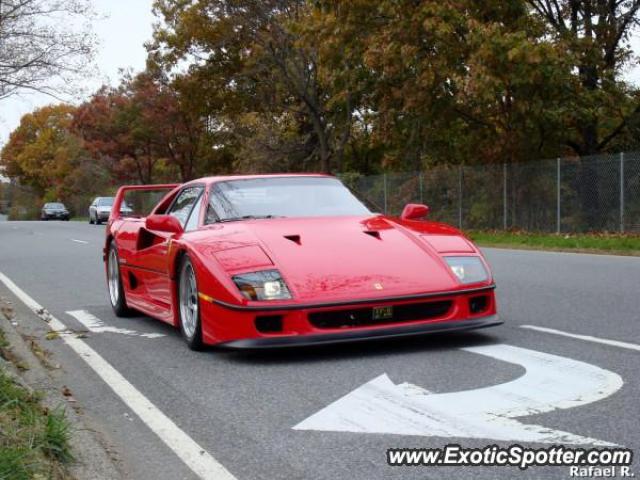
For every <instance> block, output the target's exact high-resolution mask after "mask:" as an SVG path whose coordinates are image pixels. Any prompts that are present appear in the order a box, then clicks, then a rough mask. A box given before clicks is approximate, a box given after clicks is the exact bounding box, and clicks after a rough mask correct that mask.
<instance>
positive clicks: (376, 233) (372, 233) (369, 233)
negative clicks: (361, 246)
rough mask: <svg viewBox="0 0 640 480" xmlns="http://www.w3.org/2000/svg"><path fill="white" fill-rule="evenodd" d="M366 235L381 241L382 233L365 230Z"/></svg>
mask: <svg viewBox="0 0 640 480" xmlns="http://www.w3.org/2000/svg"><path fill="white" fill-rule="evenodd" d="M364 233H366V234H367V235H369V236H371V237H373V238H377V239H378V240H380V232H378V231H377V230H365V231H364Z"/></svg>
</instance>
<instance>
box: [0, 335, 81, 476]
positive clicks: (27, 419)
mask: <svg viewBox="0 0 640 480" xmlns="http://www.w3.org/2000/svg"><path fill="white" fill-rule="evenodd" d="M0 338H3V337H0ZM70 435H71V430H70V425H69V422H68V421H67V419H66V417H65V412H64V409H62V408H58V409H55V410H49V409H47V408H46V407H44V406H42V404H41V398H40V395H38V394H34V393H31V392H29V391H28V390H26V389H25V388H23V387H22V386H20V385H18V384H16V383H15V382H14V381H13V379H12V378H11V377H10V376H9V375H7V374H6V373H5V372H4V371H3V370H2V367H1V366H0V479H1V480H30V479H53V480H63V479H68V478H71V477H70V476H69V475H68V474H67V472H66V468H65V465H67V464H68V463H70V462H72V461H73V455H72V453H71V450H70V446H69V438H70Z"/></svg>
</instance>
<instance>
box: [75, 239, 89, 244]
mask: <svg viewBox="0 0 640 480" xmlns="http://www.w3.org/2000/svg"><path fill="white" fill-rule="evenodd" d="M71 241H72V242H76V243H83V244H85V245H86V244H88V243H89V242H86V241H84V240H78V239H77V238H72V239H71Z"/></svg>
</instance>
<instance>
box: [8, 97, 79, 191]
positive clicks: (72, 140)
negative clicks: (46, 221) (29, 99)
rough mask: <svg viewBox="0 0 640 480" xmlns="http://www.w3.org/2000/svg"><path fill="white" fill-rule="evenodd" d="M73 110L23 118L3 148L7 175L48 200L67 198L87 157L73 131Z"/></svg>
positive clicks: (40, 112)
mask: <svg viewBox="0 0 640 480" xmlns="http://www.w3.org/2000/svg"><path fill="white" fill-rule="evenodd" d="M74 111H75V108H74V107H72V106H70V105H65V104H61V105H55V106H47V107H43V108H40V109H38V110H36V111H34V112H33V113H30V114H27V115H25V116H23V117H22V119H21V121H20V125H19V126H18V128H16V129H15V130H14V131H13V132H12V133H11V136H10V137H9V141H8V143H7V144H6V145H5V146H4V148H3V149H2V155H1V162H2V163H1V165H2V166H3V167H4V171H5V175H7V176H8V177H10V178H13V179H17V180H18V181H19V182H20V184H21V185H25V186H29V187H31V188H33V189H34V191H35V192H36V193H37V194H38V195H39V196H41V197H44V198H45V199H47V200H59V199H60V200H64V199H66V198H68V197H69V195H71V194H72V193H73V181H74V177H75V175H76V174H77V172H78V167H79V166H80V164H82V163H83V162H84V161H85V160H86V158H87V156H86V153H85V152H84V150H83V148H82V142H81V141H80V139H79V138H77V137H76V136H75V135H74V134H73V132H72V131H71V123H72V121H73V114H74Z"/></svg>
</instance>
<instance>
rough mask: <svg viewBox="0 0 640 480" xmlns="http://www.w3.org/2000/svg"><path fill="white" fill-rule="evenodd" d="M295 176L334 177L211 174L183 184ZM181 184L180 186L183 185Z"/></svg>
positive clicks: (308, 175) (324, 175)
mask: <svg viewBox="0 0 640 480" xmlns="http://www.w3.org/2000/svg"><path fill="white" fill-rule="evenodd" d="M282 177H287V178H295V177H324V178H335V177H334V176H333V175H327V174H325V173H268V174H260V175H220V176H211V177H202V178H197V179H195V180H190V181H189V182H186V183H184V184H183V185H189V184H193V183H206V184H211V183H217V182H226V181H229V180H253V179H258V178H282ZM183 185H181V186H183Z"/></svg>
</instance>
